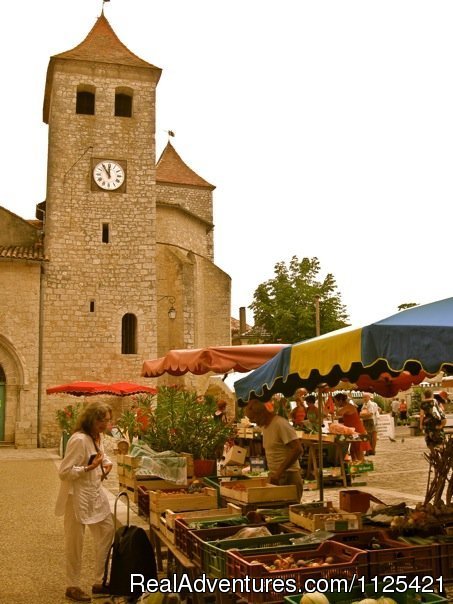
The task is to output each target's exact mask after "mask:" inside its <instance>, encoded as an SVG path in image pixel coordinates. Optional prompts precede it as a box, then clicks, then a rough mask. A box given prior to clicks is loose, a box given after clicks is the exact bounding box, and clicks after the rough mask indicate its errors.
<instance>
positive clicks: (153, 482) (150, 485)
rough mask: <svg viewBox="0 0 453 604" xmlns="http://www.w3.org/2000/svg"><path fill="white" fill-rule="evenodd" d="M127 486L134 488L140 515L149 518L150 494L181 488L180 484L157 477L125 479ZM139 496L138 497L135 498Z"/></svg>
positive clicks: (135, 500)
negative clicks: (151, 492)
mask: <svg viewBox="0 0 453 604" xmlns="http://www.w3.org/2000/svg"><path fill="white" fill-rule="evenodd" d="M125 482H126V486H128V485H129V484H131V485H132V486H133V487H134V502H135V503H137V505H138V515H139V516H145V518H149V492H150V491H159V490H178V489H181V488H186V487H181V485H180V484H176V483H175V482H169V481H168V480H162V479H161V478H156V477H155V476H147V477H137V476H136V477H135V478H129V479H127V478H126V479H125ZM135 495H137V497H135Z"/></svg>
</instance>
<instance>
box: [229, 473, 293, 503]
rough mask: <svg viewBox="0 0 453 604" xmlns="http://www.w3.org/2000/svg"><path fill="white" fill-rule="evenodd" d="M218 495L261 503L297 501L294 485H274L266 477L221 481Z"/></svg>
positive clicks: (246, 501) (243, 501) (245, 501)
mask: <svg viewBox="0 0 453 604" xmlns="http://www.w3.org/2000/svg"><path fill="white" fill-rule="evenodd" d="M220 495H221V496H222V497H227V498H228V499H233V500H236V501H239V502H241V503H261V502H268V501H297V489H296V486H295V485H284V486H276V485H273V484H269V483H268V482H267V478H250V480H241V481H235V480H232V481H230V482H227V483H221V485H220Z"/></svg>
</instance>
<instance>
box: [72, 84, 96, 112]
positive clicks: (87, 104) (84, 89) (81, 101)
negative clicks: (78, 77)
mask: <svg viewBox="0 0 453 604" xmlns="http://www.w3.org/2000/svg"><path fill="white" fill-rule="evenodd" d="M95 90H96V89H95V88H94V86H89V85H88V84H80V85H79V86H77V101H76V113H80V114H82V115H94V106H95V98H96V95H95Z"/></svg>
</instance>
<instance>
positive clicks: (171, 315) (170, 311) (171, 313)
mask: <svg viewBox="0 0 453 604" xmlns="http://www.w3.org/2000/svg"><path fill="white" fill-rule="evenodd" d="M161 300H168V301H169V303H170V308H169V309H168V318H169V319H171V320H172V321H174V320H175V319H176V308H175V307H174V306H173V305H174V303H175V302H176V299H175V298H174V297H173V296H161V297H160V298H157V301H158V302H160V301H161Z"/></svg>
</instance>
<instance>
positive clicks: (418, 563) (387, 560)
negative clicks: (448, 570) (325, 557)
mask: <svg viewBox="0 0 453 604" xmlns="http://www.w3.org/2000/svg"><path fill="white" fill-rule="evenodd" d="M332 539H333V540H334V541H339V542H341V543H344V544H345V545H350V546H351V547H356V548H358V549H363V550H366V551H367V553H368V577H369V578H370V579H371V577H385V576H394V577H395V576H398V575H405V576H406V577H407V579H408V582H409V581H410V579H411V578H413V577H422V576H430V577H433V579H436V578H437V577H438V576H439V568H438V567H439V564H438V560H439V546H438V545H437V544H434V543H432V542H429V543H428V540H425V544H424V545H410V544H408V543H406V542H404V541H400V540H399V539H398V540H397V539H392V538H391V536H390V535H389V533H388V532H387V531H385V530H363V531H347V532H343V533H336V534H335V535H334V536H333V537H332ZM444 579H445V577H444Z"/></svg>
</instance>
